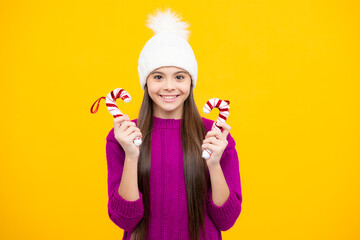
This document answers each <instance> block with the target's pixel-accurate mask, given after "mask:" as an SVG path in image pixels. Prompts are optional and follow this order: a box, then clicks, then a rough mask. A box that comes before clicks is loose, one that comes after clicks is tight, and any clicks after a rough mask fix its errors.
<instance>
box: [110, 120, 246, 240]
mask: <svg viewBox="0 0 360 240" xmlns="http://www.w3.org/2000/svg"><path fill="white" fill-rule="evenodd" d="M153 120H154V122H153V132H152V138H151V170H150V223H149V240H155V239H156V240H170V239H176V240H177V239H179V240H188V239H189V234H188V231H189V230H188V212H187V199H186V188H185V178H184V170H183V166H184V165H183V152H182V144H181V127H182V120H181V119H162V118H157V117H155V116H153ZM202 120H203V122H204V125H205V128H206V131H210V130H211V127H212V125H213V123H214V121H212V120H210V119H206V118H202ZM131 121H132V122H135V123H137V119H134V120H131ZM227 140H228V145H227V147H226V149H225V151H224V153H223V155H222V157H221V160H220V165H221V168H222V170H223V173H224V176H225V179H226V182H227V184H228V186H229V189H230V196H229V198H228V199H227V200H226V202H225V203H224V204H223V205H222V206H217V205H215V204H214V202H213V200H212V191H211V186H210V187H209V189H208V196H207V199H206V200H205V201H204V203H206V206H205V210H206V211H205V231H206V234H207V238H208V240H218V239H222V237H221V231H226V230H228V229H230V228H231V227H232V226H233V225H234V224H235V222H236V220H237V218H238V217H239V215H240V212H241V204H242V193H241V183H240V172H239V160H238V155H237V151H236V149H235V141H234V139H233V138H232V136H231V134H229V135H228V137H227ZM106 157H107V168H108V179H107V180H108V197H109V201H108V214H109V217H110V219H111V220H112V221H113V222H114V223H115V224H116V225H117V226H118V227H120V228H121V229H123V230H124V236H123V240H129V239H130V236H131V232H132V231H133V230H134V229H135V228H136V226H137V224H138V223H139V222H140V221H141V219H142V217H143V216H144V205H143V195H142V193H141V192H140V191H139V195H140V198H139V199H138V200H135V201H127V200H125V199H123V198H122V197H121V196H120V195H119V193H118V189H119V185H120V180H121V176H122V171H123V166H124V160H125V152H124V150H123V149H122V147H121V145H120V144H119V143H118V141H117V140H116V139H115V136H114V129H111V130H110V132H109V134H108V136H107V138H106ZM208 181H210V179H208ZM201 239H204V240H205V239H206V238H205V236H204V235H203V233H202V232H201Z"/></svg>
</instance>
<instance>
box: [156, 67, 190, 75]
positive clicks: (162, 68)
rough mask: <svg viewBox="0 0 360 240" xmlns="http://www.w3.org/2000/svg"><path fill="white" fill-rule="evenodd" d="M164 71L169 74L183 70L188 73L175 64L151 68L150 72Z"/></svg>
mask: <svg viewBox="0 0 360 240" xmlns="http://www.w3.org/2000/svg"><path fill="white" fill-rule="evenodd" d="M155 72H157V73H159V72H160V73H164V74H169V73H177V72H183V73H188V72H187V71H186V70H184V69H182V68H179V67H175V66H165V67H159V68H157V69H155V70H153V71H152V72H151V74H152V73H155Z"/></svg>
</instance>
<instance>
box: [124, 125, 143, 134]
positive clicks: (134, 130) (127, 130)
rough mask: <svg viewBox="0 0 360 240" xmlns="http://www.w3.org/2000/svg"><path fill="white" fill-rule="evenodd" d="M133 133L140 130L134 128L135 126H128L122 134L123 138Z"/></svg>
mask: <svg viewBox="0 0 360 240" xmlns="http://www.w3.org/2000/svg"><path fill="white" fill-rule="evenodd" d="M121 127H122V126H121ZM133 132H140V129H139V128H137V127H135V126H129V127H128V128H127V129H126V130H125V131H124V132H123V134H124V136H126V137H127V136H129V135H130V134H132V133H133Z"/></svg>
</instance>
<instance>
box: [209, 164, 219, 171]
mask: <svg viewBox="0 0 360 240" xmlns="http://www.w3.org/2000/svg"><path fill="white" fill-rule="evenodd" d="M208 168H209V171H210V172H215V171H218V170H220V169H221V166H220V163H217V164H214V165H208Z"/></svg>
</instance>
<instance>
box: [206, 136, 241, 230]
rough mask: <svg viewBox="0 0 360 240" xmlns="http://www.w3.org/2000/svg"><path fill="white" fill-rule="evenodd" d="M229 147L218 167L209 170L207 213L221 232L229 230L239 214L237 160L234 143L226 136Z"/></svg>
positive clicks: (239, 196) (239, 197)
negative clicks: (209, 186)
mask: <svg viewBox="0 0 360 240" xmlns="http://www.w3.org/2000/svg"><path fill="white" fill-rule="evenodd" d="M228 141H229V145H228V148H226V150H225V151H224V152H223V155H222V157H221V160H220V165H218V166H215V167H213V168H210V169H209V173H210V179H211V188H210V189H209V191H208V196H207V210H208V213H209V215H210V217H211V219H212V220H213V222H214V223H215V225H216V226H217V228H218V229H219V230H221V231H226V230H228V229H230V228H231V227H232V226H233V225H234V224H235V222H236V220H237V218H238V217H239V215H240V212H241V204H242V193H241V183H240V172H239V160H238V155H237V151H236V149H235V141H234V140H233V139H232V137H231V135H230V134H229V135H228Z"/></svg>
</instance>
